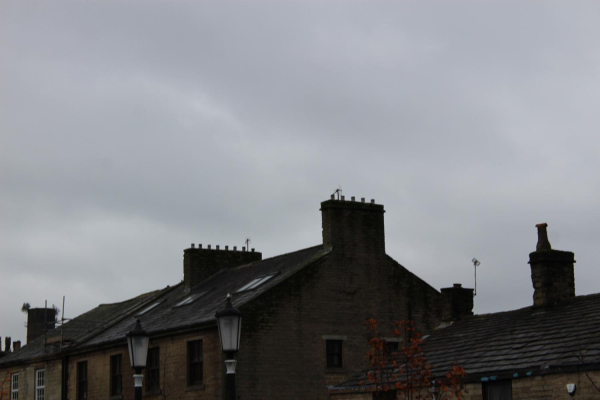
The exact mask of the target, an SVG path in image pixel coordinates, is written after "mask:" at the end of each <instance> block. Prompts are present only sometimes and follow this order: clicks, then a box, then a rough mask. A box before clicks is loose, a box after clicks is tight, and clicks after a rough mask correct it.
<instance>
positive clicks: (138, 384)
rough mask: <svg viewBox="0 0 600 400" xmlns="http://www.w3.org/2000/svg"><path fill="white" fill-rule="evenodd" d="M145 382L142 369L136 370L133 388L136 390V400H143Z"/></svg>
mask: <svg viewBox="0 0 600 400" xmlns="http://www.w3.org/2000/svg"><path fill="white" fill-rule="evenodd" d="M143 381H144V375H142V369H141V368H136V369H135V375H133V386H134V390H135V400H142V382H143Z"/></svg>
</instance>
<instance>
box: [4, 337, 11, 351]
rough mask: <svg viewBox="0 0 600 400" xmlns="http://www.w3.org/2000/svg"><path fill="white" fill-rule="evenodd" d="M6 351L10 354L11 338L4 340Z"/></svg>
mask: <svg viewBox="0 0 600 400" xmlns="http://www.w3.org/2000/svg"><path fill="white" fill-rule="evenodd" d="M4 351H5V352H7V353H10V336H7V337H5V338H4Z"/></svg>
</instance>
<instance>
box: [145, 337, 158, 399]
mask: <svg viewBox="0 0 600 400" xmlns="http://www.w3.org/2000/svg"><path fill="white" fill-rule="evenodd" d="M146 370H147V372H146V374H147V375H148V377H147V378H146V391H148V392H157V391H159V390H160V348H158V347H153V348H151V349H148V360H147V362H146Z"/></svg>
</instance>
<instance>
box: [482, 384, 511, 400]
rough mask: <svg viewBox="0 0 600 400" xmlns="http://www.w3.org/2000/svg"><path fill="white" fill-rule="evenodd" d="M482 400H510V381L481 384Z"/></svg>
mask: <svg viewBox="0 0 600 400" xmlns="http://www.w3.org/2000/svg"><path fill="white" fill-rule="evenodd" d="M481 390H482V392H483V400H512V381H510V380H505V381H493V382H483V383H482V384H481Z"/></svg>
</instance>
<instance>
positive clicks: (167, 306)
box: [0, 245, 329, 367]
mask: <svg viewBox="0 0 600 400" xmlns="http://www.w3.org/2000/svg"><path fill="white" fill-rule="evenodd" d="M328 253H329V251H327V250H324V249H323V246H322V245H319V246H314V247H310V248H307V249H303V250H299V251H296V252H293V253H288V254H283V255H280V256H277V257H273V258H269V259H265V260H262V261H257V262H254V263H250V264H246V265H241V266H238V267H235V268H227V269H223V270H221V271H219V272H217V273H216V274H214V275H213V276H211V277H209V278H208V279H206V280H204V281H202V282H200V283H199V284H198V285H196V286H195V287H193V288H192V289H191V290H190V291H189V292H185V288H184V285H183V283H179V284H177V285H175V286H172V287H169V286H167V287H166V288H165V289H162V290H157V291H153V292H149V293H145V294H143V295H140V296H138V297H135V298H133V299H130V300H127V301H124V302H120V303H114V304H102V305H100V306H98V307H96V308H94V309H93V310H91V311H88V312H87V313H85V314H82V315H80V316H78V317H77V318H74V319H72V320H71V321H69V322H67V323H65V324H64V326H63V328H62V329H63V334H64V335H65V337H66V338H67V339H68V340H69V342H68V343H69V344H70V346H69V347H63V349H64V350H78V349H86V348H89V347H94V346H102V345H105V344H111V343H115V342H120V341H122V342H123V343H125V334H126V333H127V332H129V331H130V330H131V329H132V328H133V326H134V324H135V320H136V319H137V318H139V319H140V321H141V323H142V327H143V328H144V329H145V330H146V331H147V332H148V333H149V334H150V335H157V334H161V333H168V332H173V331H177V330H186V329H192V328H195V327H198V326H202V325H204V324H216V321H215V312H216V311H217V310H218V309H220V308H221V307H223V306H224V305H225V299H226V297H227V294H228V293H231V295H232V302H233V304H234V306H236V307H238V308H241V309H242V310H243V306H244V304H246V303H248V302H250V301H252V300H253V299H254V298H256V297H258V296H260V295H261V294H262V293H264V292H266V291H268V290H269V289H270V288H272V287H274V286H276V285H278V284H279V283H281V282H283V281H284V280H286V279H288V278H289V277H291V276H292V275H294V274H295V273H296V272H298V271H300V270H301V269H303V268H305V267H306V266H308V265H310V264H312V263H313V262H315V261H316V260H318V259H320V258H322V257H324V256H326V255H327V254H328ZM267 275H273V277H272V278H271V279H269V280H267V281H265V282H264V283H263V284H261V285H259V286H257V287H256V288H254V289H253V290H247V291H243V292H240V293H238V292H237V291H238V290H239V289H240V288H242V287H243V286H244V285H246V284H248V283H249V282H251V281H252V280H254V279H256V278H259V277H264V276H267ZM196 295H197V296H198V297H197V298H196V299H195V300H194V301H192V302H191V303H189V304H186V305H181V306H177V304H178V303H179V302H181V301H182V300H183V299H186V298H187V297H189V296H196ZM155 303H158V305H156V306H155V307H152V308H151V309H150V310H148V311H147V312H145V313H143V314H141V312H142V311H143V310H144V309H146V308H147V307H149V306H152V305H154V304H155ZM60 335H61V332H60V328H56V329H54V330H52V331H49V332H48V335H47V338H48V342H53V343H52V344H51V345H46V346H44V337H41V338H38V339H36V340H34V341H32V343H28V344H27V345H26V346H23V347H22V348H21V349H20V350H19V351H17V352H15V353H10V354H9V355H7V356H5V357H3V358H1V359H0V367H1V366H2V365H3V364H9V363H18V362H21V361H24V360H31V359H34V358H39V357H45V356H52V355H56V354H58V353H59V352H60V351H61V349H60Z"/></svg>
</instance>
